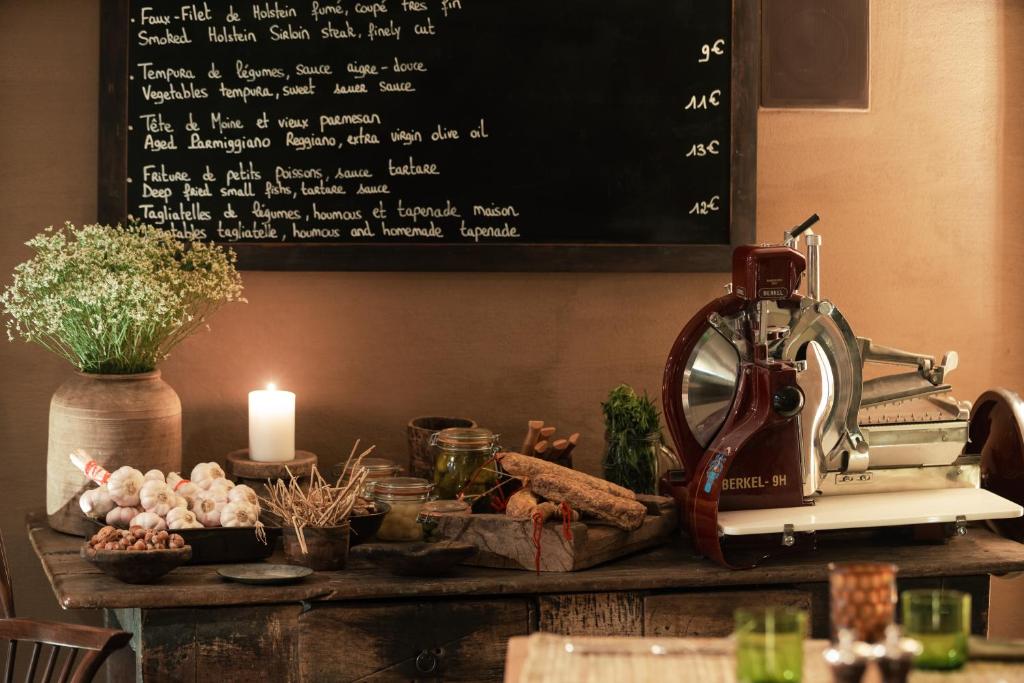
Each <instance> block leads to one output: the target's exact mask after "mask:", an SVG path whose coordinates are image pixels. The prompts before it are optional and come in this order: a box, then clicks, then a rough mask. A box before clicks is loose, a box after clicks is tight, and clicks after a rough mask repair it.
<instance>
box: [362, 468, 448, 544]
mask: <svg viewBox="0 0 1024 683" xmlns="http://www.w3.org/2000/svg"><path fill="white" fill-rule="evenodd" d="M433 488H434V485H433V484H431V483H430V482H429V481H427V480H426V479H419V478H417V477H390V478H388V479H378V480H377V481H375V482H374V485H373V499H374V500H379V501H380V502H382V503H387V504H388V505H390V506H391V510H390V511H388V513H387V514H386V515H384V521H383V522H381V525H380V529H378V530H377V538H378V539H380V540H382V541H419V540H421V539H422V537H423V530H422V528H421V527H420V523H419V522H418V521H417V517H418V516H419V514H420V508H421V507H423V504H424V503H426V502H427V501H428V500H430V491H431V489H433Z"/></svg>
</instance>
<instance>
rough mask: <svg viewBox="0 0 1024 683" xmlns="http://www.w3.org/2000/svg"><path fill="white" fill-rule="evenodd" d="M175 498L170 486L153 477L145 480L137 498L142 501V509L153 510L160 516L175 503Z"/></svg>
mask: <svg viewBox="0 0 1024 683" xmlns="http://www.w3.org/2000/svg"><path fill="white" fill-rule="evenodd" d="M177 498H178V497H177V496H176V495H174V491H172V490H171V487H170V486H168V485H167V484H165V483H164V482H162V481H157V480H155V479H150V480H149V481H147V482H146V483H145V484H143V485H142V490H141V491H139V500H140V501H141V502H142V507H143V509H144V510H147V511H149V512H155V513H156V514H158V515H160V516H161V517H163V516H164V515H166V514H167V512H168V510H170V509H171V508H172V507H174V506H175V505H177V502H178V501H177Z"/></svg>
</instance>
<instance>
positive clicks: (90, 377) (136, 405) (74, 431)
mask: <svg viewBox="0 0 1024 683" xmlns="http://www.w3.org/2000/svg"><path fill="white" fill-rule="evenodd" d="M78 448H81V449H83V450H84V451H86V452H87V453H88V454H89V455H90V456H91V457H92V458H93V459H94V460H95V461H96V462H97V463H99V464H100V465H102V466H103V467H104V468H106V469H107V470H109V471H111V472H113V471H114V470H115V469H117V468H118V467H121V466H122V465H130V466H132V467H134V468H136V469H138V470H140V471H142V472H146V471H147V470H149V469H153V468H156V469H158V470H160V471H162V472H164V473H165V474H166V473H167V472H171V471H175V472H180V471H181V401H180V400H179V399H178V395H177V394H176V393H175V392H174V389H172V388H171V387H170V385H169V384H167V383H166V382H164V381H163V380H162V379H161V378H160V371H159V370H154V371H153V372H145V373H138V374H132V375H98V374H88V373H83V372H80V373H76V374H75V375H74V376H73V377H71V378H70V379H69V380H68V381H67V382H65V383H64V384H63V385H61V387H60V388H59V389H57V391H56V393H54V395H53V399H52V400H51V401H50V438H49V448H48V452H47V460H46V514H47V515H48V517H49V522H50V526H51V527H52V528H53V529H56V530H57V531H62V532H64V533H68V534H77V535H82V536H84V535H88V534H90V533H93V532H95V527H94V526H92V525H90V523H89V522H87V520H86V519H85V518H84V516H83V515H82V511H81V509H80V508H79V506H78V498H79V496H80V495H81V493H82V492H83V491H85V490H86V489H87V488H92V487H93V486H95V484H94V483H92V482H90V481H88V480H86V478H85V475H83V474H82V473H81V472H80V471H79V470H78V469H77V468H76V467H75V466H74V465H73V464H71V461H70V459H69V458H68V455H69V454H70V453H71V452H72V451H74V450H75V449H78Z"/></svg>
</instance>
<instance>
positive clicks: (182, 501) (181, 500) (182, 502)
mask: <svg viewBox="0 0 1024 683" xmlns="http://www.w3.org/2000/svg"><path fill="white" fill-rule="evenodd" d="M174 507H175V508H184V509H185V510H188V498H186V497H185V496H175V497H174Z"/></svg>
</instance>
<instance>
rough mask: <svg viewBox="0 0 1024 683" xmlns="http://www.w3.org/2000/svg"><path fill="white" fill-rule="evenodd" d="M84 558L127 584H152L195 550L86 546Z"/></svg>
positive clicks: (187, 547) (83, 548)
mask: <svg viewBox="0 0 1024 683" xmlns="http://www.w3.org/2000/svg"><path fill="white" fill-rule="evenodd" d="M81 555H82V557H83V558H84V559H85V560H88V561H89V562H92V563H93V564H94V565H96V566H97V567H98V568H99V569H100V571H102V572H103V573H104V574H107V575H109V576H113V577H114V578H115V579H119V580H121V581H124V582H125V583H153V582H154V581H156V580H157V579H159V578H160V577H161V576H163V575H164V574H166V573H167V572H169V571H171V570H172V569H174V568H175V567H178V566H179V565H182V564H185V563H186V562H188V561H189V559H191V557H192V548H191V547H190V546H185V547H184V548H169V549H167V550H94V549H93V548H90V547H89V544H88V543H86V544H85V545H83V546H82V552H81Z"/></svg>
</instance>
